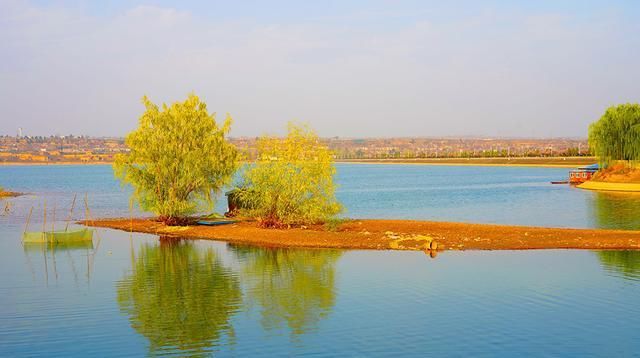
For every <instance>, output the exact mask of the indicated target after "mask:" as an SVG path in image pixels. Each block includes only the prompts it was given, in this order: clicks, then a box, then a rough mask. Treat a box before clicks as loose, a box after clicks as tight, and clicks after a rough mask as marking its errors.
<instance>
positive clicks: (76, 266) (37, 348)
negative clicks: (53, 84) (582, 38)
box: [0, 164, 640, 357]
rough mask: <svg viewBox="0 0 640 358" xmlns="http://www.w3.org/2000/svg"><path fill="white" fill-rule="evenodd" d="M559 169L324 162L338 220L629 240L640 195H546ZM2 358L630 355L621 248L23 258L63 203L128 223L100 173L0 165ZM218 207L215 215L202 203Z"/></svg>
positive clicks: (116, 189)
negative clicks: (30, 238)
mask: <svg viewBox="0 0 640 358" xmlns="http://www.w3.org/2000/svg"><path fill="white" fill-rule="evenodd" d="M566 173H567V169H554V168H524V167H514V168H510V167H447V166H412V165H356V164H351V165H347V164H341V165H338V175H337V180H338V182H339V184H340V188H339V192H338V197H339V198H340V200H341V201H342V202H343V203H344V204H345V207H346V209H347V213H346V214H345V215H346V216H348V217H354V218H406V219H422V220H445V221H468V222H485V223H502V224H523V225H538V226H561V227H603V228H619V229H638V228H640V221H639V217H640V215H638V214H640V204H639V202H640V200H638V199H640V198H638V197H637V196H633V195H611V194H601V193H595V192H588V191H582V190H579V189H575V188H571V187H569V186H565V185H551V184H549V181H551V180H557V179H562V178H564V177H566ZM0 183H1V184H2V185H3V186H5V187H7V188H9V189H11V190H15V191H22V192H28V193H30V195H26V196H23V197H19V198H14V199H10V200H8V201H3V202H2V206H3V207H4V206H5V205H6V203H7V202H8V203H10V204H9V205H10V206H9V208H8V210H9V212H8V214H4V215H2V216H0V269H1V270H2V271H1V272H2V273H3V275H1V276H0V356H3V357H4V356H6V357H9V356H10V357H16V356H34V355H46V356H64V357H70V356H118V357H119V356H141V355H153V356H156V355H157V356H165V355H167V356H172V355H173V356H208V355H221V356H249V355H258V354H260V355H264V356H282V355H308V356H335V355H338V354H339V355H347V356H389V355H403V356H425V355H436V356H454V357H458V356H514V355H537V356H602V357H611V356H634V355H637V352H639V351H640V341H639V340H638V339H637V333H636V332H638V331H639V329H640V315H639V314H638V313H639V312H638V311H639V310H640V308H639V306H638V304H637V303H638V302H640V254H639V253H638V252H634V251H605V252H596V251H578V250H542V251H520V252H515V251H493V252H491V251H487V252H479V251H475V252H474V251H469V252H444V253H441V254H440V255H438V256H437V257H436V258H435V259H431V258H429V257H427V256H426V255H424V254H423V253H421V252H391V251H336V250H300V249H263V248H256V247H250V246H237V245H228V244H226V243H224V242H215V241H184V240H183V241H179V242H176V241H175V240H165V239H162V238H158V237H157V236H154V235H146V234H129V233H125V232H120V231H114V230H108V229H99V230H97V232H96V235H95V237H94V241H93V243H91V244H90V245H89V246H85V247H53V248H51V247H42V246H35V247H34V246H23V245H22V243H21V241H20V235H21V232H22V231H23V230H24V223H25V219H26V215H27V213H28V211H29V209H30V208H31V207H34V215H33V218H32V220H31V223H30V225H31V226H32V228H31V229H33V230H36V229H37V228H39V227H41V226H40V225H42V218H41V217H42V206H43V202H44V200H45V199H46V201H47V208H48V210H49V214H48V215H49V219H48V223H47V226H49V225H51V217H52V214H53V212H52V211H53V208H54V207H56V213H57V214H56V221H55V223H54V225H55V226H58V227H61V225H64V223H63V221H62V219H63V218H65V216H66V215H67V214H68V212H67V210H68V207H69V205H70V203H71V200H72V198H73V195H74V193H78V194H79V201H78V203H79V205H78V209H77V210H76V212H75V213H74V218H75V219H82V218H83V217H84V212H83V210H82V204H81V201H82V200H81V199H82V197H83V194H84V193H87V197H88V199H89V204H90V208H91V215H92V216H94V217H99V216H128V215H129V200H128V194H129V190H128V189H127V188H126V187H121V186H120V185H119V184H118V182H117V181H115V180H114V179H113V174H112V172H111V169H110V167H108V166H64V167H62V166H61V167H53V166H51V167H37V166H20V167H18V166H16V167H0ZM218 208H219V209H220V210H224V203H223V202H221V203H220V204H219V206H218Z"/></svg>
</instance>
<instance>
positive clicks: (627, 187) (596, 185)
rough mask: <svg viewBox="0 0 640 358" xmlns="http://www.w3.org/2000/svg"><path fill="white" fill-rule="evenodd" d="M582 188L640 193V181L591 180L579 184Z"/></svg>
mask: <svg viewBox="0 0 640 358" xmlns="http://www.w3.org/2000/svg"><path fill="white" fill-rule="evenodd" d="M577 187H578V188H580V189H585V190H595V191H613V192H620V193H640V183H616V182H604V181H594V180H589V181H586V182H584V183H582V184H580V185H578V186H577Z"/></svg>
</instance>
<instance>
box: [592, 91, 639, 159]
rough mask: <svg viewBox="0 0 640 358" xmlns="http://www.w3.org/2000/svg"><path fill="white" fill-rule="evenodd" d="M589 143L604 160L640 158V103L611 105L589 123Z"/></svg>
mask: <svg viewBox="0 0 640 358" xmlns="http://www.w3.org/2000/svg"><path fill="white" fill-rule="evenodd" d="M589 146H590V147H591V149H592V151H593V153H594V154H595V155H597V156H598V158H599V160H600V163H601V164H608V163H610V162H612V161H618V160H622V161H627V162H630V161H638V160H640V105H639V104H630V103H629V104H622V105H618V106H613V107H609V108H608V109H607V111H606V112H605V113H604V115H603V116H602V117H600V119H599V120H598V121H597V122H594V123H592V124H591V125H590V126H589Z"/></svg>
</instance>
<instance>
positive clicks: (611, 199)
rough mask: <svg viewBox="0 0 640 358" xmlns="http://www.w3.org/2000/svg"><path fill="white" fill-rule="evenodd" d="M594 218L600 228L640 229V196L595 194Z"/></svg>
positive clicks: (634, 194)
mask: <svg viewBox="0 0 640 358" xmlns="http://www.w3.org/2000/svg"><path fill="white" fill-rule="evenodd" d="M592 207H593V216H594V219H595V222H596V224H597V226H598V227H601V228H606V229H626V230H638V229H640V194H638V193H606V192H594V193H593V206H592Z"/></svg>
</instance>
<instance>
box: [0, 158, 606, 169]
mask: <svg viewBox="0 0 640 358" xmlns="http://www.w3.org/2000/svg"><path fill="white" fill-rule="evenodd" d="M335 162H336V163H340V164H344V163H351V164H412V165H447V166H488V167H490V166H509V167H549V168H574V167H578V166H581V165H589V164H594V163H596V162H597V159H596V158H595V157H524V158H521V157H518V158H420V159H338V160H336V161H335ZM112 164H113V162H0V166H21V165H24V166H26V165H40V166H46V165H112Z"/></svg>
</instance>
